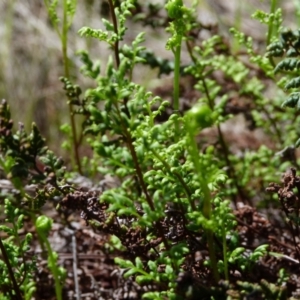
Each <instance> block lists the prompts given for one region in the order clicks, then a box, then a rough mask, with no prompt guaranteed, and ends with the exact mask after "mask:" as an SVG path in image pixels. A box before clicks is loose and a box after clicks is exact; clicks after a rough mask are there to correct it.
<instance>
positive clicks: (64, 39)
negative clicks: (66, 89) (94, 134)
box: [61, 0, 82, 174]
mask: <svg viewBox="0 0 300 300" xmlns="http://www.w3.org/2000/svg"><path fill="white" fill-rule="evenodd" d="M67 11H68V1H67V0H64V1H63V30H62V36H61V43H62V53H63V61H64V73H65V77H66V78H70V72H69V59H68V45H67V42H68V29H69V25H68V15H67ZM69 115H70V123H71V130H72V142H73V152H74V155H75V161H76V166H77V169H78V172H79V174H82V170H81V161H80V157H79V152H78V146H79V145H78V143H77V131H76V124H75V116H74V111H73V105H72V104H71V102H69ZM72 158H73V155H72ZM73 164H74V163H73Z"/></svg>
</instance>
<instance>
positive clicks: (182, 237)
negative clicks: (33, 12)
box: [0, 0, 300, 299]
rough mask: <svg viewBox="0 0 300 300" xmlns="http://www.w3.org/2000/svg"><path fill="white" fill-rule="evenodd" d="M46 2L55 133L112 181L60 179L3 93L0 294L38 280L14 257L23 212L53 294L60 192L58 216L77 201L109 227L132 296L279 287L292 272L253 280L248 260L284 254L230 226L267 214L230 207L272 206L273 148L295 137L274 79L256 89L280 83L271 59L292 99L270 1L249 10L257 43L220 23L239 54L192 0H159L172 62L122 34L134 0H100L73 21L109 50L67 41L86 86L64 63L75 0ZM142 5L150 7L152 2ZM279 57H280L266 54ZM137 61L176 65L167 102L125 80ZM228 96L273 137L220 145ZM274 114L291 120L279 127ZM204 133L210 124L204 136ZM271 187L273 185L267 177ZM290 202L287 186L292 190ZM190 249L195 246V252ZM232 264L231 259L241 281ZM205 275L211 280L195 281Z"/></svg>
mask: <svg viewBox="0 0 300 300" xmlns="http://www.w3.org/2000/svg"><path fill="white" fill-rule="evenodd" d="M44 2H45V4H46V7H47V10H48V14H49V18H50V20H51V22H52V24H53V26H54V28H55V30H56V31H57V33H58V35H59V38H60V40H61V44H62V50H63V60H64V67H65V70H64V76H63V77H61V78H60V80H61V82H62V84H63V89H64V90H65V93H66V97H67V99H68V105H69V108H70V124H63V125H62V127H61V129H62V131H63V132H64V133H65V134H66V135H67V137H68V139H67V141H66V143H65V144H64V145H62V146H63V147H64V148H65V149H66V150H68V151H70V152H71V160H72V171H76V170H77V171H78V172H79V173H82V172H85V173H86V174H88V175H90V176H91V177H93V175H94V177H95V178H96V179H97V180H98V179H99V177H100V178H102V177H105V176H111V177H112V178H113V179H114V180H115V182H116V184H115V186H114V187H110V188H107V187H105V186H104V187H103V188H102V189H101V190H100V189H90V190H89V189H88V190H84V189H82V190H81V189H78V188H77V187H74V186H73V184H69V183H67V178H70V177H71V174H72V173H71V172H69V171H67V170H66V167H65V166H64V162H63V160H62V159H61V158H59V157H57V156H56V155H55V154H54V153H53V152H52V151H50V150H48V148H47V147H46V146H45V141H44V139H43V138H42V137H41V135H40V133H39V131H38V129H37V127H36V126H35V125H33V126H32V130H31V132H30V134H27V133H26V132H25V130H24V128H23V126H22V125H20V128H19V130H18V131H16V132H14V130H13V121H12V120H11V115H10V109H9V106H8V104H7V102H6V101H3V102H2V104H1V106H0V133H1V135H0V150H1V154H0V164H1V167H2V169H3V173H4V176H5V177H6V178H7V179H10V180H11V181H12V183H13V184H14V187H15V188H16V189H17V190H18V191H19V192H18V193H15V194H14V193H8V195H5V200H4V205H5V207H4V215H5V217H6V219H5V225H1V226H0V231H2V232H3V233H5V235H6V237H5V239H3V247H2V248H1V250H2V252H3V253H2V254H3V257H4V256H5V255H4V252H5V253H7V256H8V259H4V258H3V260H2V258H1V260H0V269H1V270H2V271H3V274H5V276H4V277H3V278H0V288H3V290H4V292H3V294H0V297H2V296H3V299H4V298H5V297H7V298H9V297H10V298H11V299H13V297H14V296H15V295H17V296H18V295H21V294H22V295H24V298H25V299H30V298H31V297H33V294H34V292H35V278H34V276H35V268H36V262H35V260H34V259H32V261H25V260H24V257H25V253H26V252H27V251H28V249H29V247H30V244H31V242H32V235H31V234H27V235H26V236H25V238H21V237H20V236H19V230H20V229H22V228H23V227H24V226H23V221H24V218H25V217H26V218H27V219H26V220H27V221H28V222H31V223H32V222H33V223H34V224H35V231H36V234H37V236H38V237H39V242H40V243H41V246H42V248H43V249H45V250H46V251H47V254H48V265H47V266H48V269H49V270H50V272H51V274H52V275H53V278H54V282H55V283H54V284H55V292H56V298H57V299H62V298H63V295H62V287H63V284H64V281H65V279H66V270H64V269H63V268H62V267H60V266H59V265H58V258H59V257H58V253H56V252H54V251H53V249H52V246H51V244H50V242H49V239H48V236H49V234H50V232H51V228H52V219H50V218H49V217H47V216H45V215H43V214H41V209H42V207H43V206H44V204H45V203H46V202H48V204H51V205H54V204H55V205H56V204H58V205H57V207H56V208H57V210H58V212H59V213H61V215H62V216H61V217H62V218H65V219H63V221H64V222H65V223H66V224H68V218H67V217H68V215H69V214H70V213H72V212H74V211H80V212H81V217H82V218H83V219H84V220H85V221H86V223H87V224H89V225H90V226H91V227H92V228H93V229H94V230H95V231H97V232H102V233H105V234H109V235H110V236H111V238H110V242H109V243H107V244H106V246H105V248H106V250H108V251H110V252H113V255H114V261H115V263H116V264H117V265H118V266H119V267H120V268H121V269H123V270H124V273H123V274H124V279H125V280H135V282H136V284H137V285H138V286H139V292H140V295H139V296H140V297H141V298H142V299H189V298H193V297H195V295H198V292H199V291H201V292H203V294H204V295H205V296H207V298H215V299H218V296H220V295H222V297H225V295H231V294H230V293H233V294H235V295H237V297H240V298H242V297H244V296H245V295H249V294H251V293H258V294H259V295H263V296H264V297H266V299H284V297H285V296H286V291H285V288H284V286H285V284H286V282H287V281H288V280H289V275H288V274H287V273H286V272H285V270H283V269H282V270H281V271H280V272H279V273H278V275H276V276H277V277H276V276H275V277H276V280H274V282H275V281H276V283H274V282H266V280H264V279H262V280H260V279H259V282H253V281H254V280H253V278H252V281H251V280H250V279H249V278H251V276H250V275H249V273H251V272H252V270H255V268H259V267H260V262H261V261H262V260H263V259H264V258H265V257H266V256H267V255H271V256H273V257H275V258H278V257H281V258H284V257H285V256H284V255H283V256H280V254H276V253H275V252H273V251H268V250H267V249H268V248H269V245H268V244H260V246H257V245H256V246H253V244H251V243H250V240H251V239H252V240H255V238H254V237H253V236H251V238H249V237H248V240H247V238H246V237H244V236H242V235H241V236H239V235H240V231H241V229H240V228H239V226H241V225H243V226H244V227H243V230H244V231H247V230H248V229H249V228H250V229H249V230H252V231H253V232H256V231H258V230H260V227H259V226H262V227H263V226H264V225H261V223H259V221H260V219H259V218H258V217H257V215H255V213H254V212H253V211H252V215H251V216H252V217H251V218H252V219H251V218H250V219H251V221H252V223H255V222H257V223H255V224H254V225H255V226H254V225H253V224H252V223H251V222H250V224H248V223H247V221H248V219H247V216H246V217H241V219H239V217H236V215H238V214H239V213H241V211H242V210H243V209H239V207H240V206H239V205H240V204H241V203H240V202H244V204H245V203H248V204H251V203H257V202H260V204H259V205H261V206H262V207H263V206H266V208H268V207H267V206H268V205H269V202H271V203H272V205H273V204H274V203H276V205H278V201H277V202H275V201H274V197H268V196H267V195H265V194H264V188H265V186H266V184H267V183H268V182H270V181H276V180H277V178H278V176H279V174H280V172H281V171H283V170H284V169H286V168H287V167H289V166H290V164H297V158H296V157H295V154H294V152H293V155H294V156H293V157H292V158H289V159H286V160H284V159H285V157H284V156H285V155H286V153H287V152H288V151H287V150H289V149H290V150H294V148H292V147H291V144H292V143H293V141H294V138H295V136H297V134H298V133H297V132H296V130H294V127H295V126H296V125H297V124H298V122H299V120H297V119H296V118H294V117H293V114H292V113H291V112H286V111H283V110H282V107H281V102H282V93H280V92H279V89H277V87H274V86H272V87H274V88H276V89H277V90H276V96H275V97H272V96H268V93H267V92H266V89H267V86H268V85H269V84H271V83H272V84H274V85H275V84H276V83H277V82H276V81H277V76H278V74H279V73H280V72H281V73H284V74H285V77H284V78H283V79H282V80H280V82H279V83H278V87H279V88H283V89H284V90H291V94H290V95H289V97H288V98H287V99H286V100H285V101H284V102H283V104H282V106H287V107H296V108H298V107H300V104H299V103H300V101H298V100H299V95H300V92H298V88H299V86H300V79H299V77H298V76H297V73H298V71H297V70H298V69H299V66H300V63H299V59H298V56H299V55H298V54H299V53H298V50H297V49H298V48H299V36H300V34H299V30H295V31H292V30H282V31H281V36H280V38H279V39H278V40H276V39H275V33H276V32H277V31H278V30H281V23H282V14H281V10H280V9H278V10H275V5H274V2H272V9H271V13H265V12H262V11H258V12H257V13H256V14H255V15H254V17H255V18H256V19H258V20H259V21H260V22H261V23H263V24H265V25H267V27H268V28H267V32H268V34H267V45H268V48H267V53H266V54H265V55H262V54H260V53H258V51H256V50H255V45H254V42H253V39H252V38H251V37H247V36H246V35H245V34H243V33H241V32H239V31H238V30H236V29H231V33H232V36H233V38H234V39H236V40H237V41H238V43H239V47H240V48H241V50H242V49H245V51H244V52H243V53H244V54H245V57H246V58H245V57H242V58H241V56H240V54H239V53H236V52H235V51H233V50H232V47H231V45H230V43H229V42H228V41H226V40H225V39H224V38H223V37H222V36H220V35H217V34H215V33H213V34H211V36H210V37H209V38H207V39H206V40H203V41H202V40H200V41H198V39H197V36H198V33H199V32H198V31H199V30H201V28H202V27H203V26H202V25H203V24H201V23H199V22H198V21H197V18H196V15H197V14H196V12H197V11H196V6H197V5H196V2H197V1H194V3H193V5H192V7H191V8H187V7H186V6H185V5H184V3H183V1H182V0H169V1H167V3H166V5H165V10H166V12H165V14H166V13H167V14H166V15H167V17H165V20H164V23H163V22H162V23H160V22H151V23H150V24H151V26H153V27H155V26H163V25H160V24H167V23H168V24H169V27H168V28H167V30H166V31H167V32H168V33H170V34H171V37H170V38H169V39H168V41H167V43H166V48H167V49H168V50H171V51H172V52H173V54H174V61H170V60H167V59H161V58H159V57H156V56H155V55H154V54H153V51H152V50H151V49H147V48H146V47H145V46H143V43H144V42H145V40H146V33H144V32H139V33H137V34H136V36H135V37H134V38H132V39H131V42H128V44H125V42H123V40H124V39H125V34H126V32H127V30H128V28H127V27H126V21H127V20H128V19H132V18H133V19H134V20H136V21H140V22H142V18H141V15H140V16H139V15H135V16H133V15H134V14H135V10H137V11H138V3H137V1H133V0H124V1H109V5H110V17H111V20H108V19H104V18H103V19H102V22H103V25H104V28H105V29H94V28H91V27H88V26H85V27H83V28H81V29H80V30H79V35H80V36H82V37H85V38H95V39H97V40H98V41H99V42H104V43H106V44H107V45H108V46H109V47H110V49H111V50H112V54H111V55H109V56H108V58H107V59H106V61H105V63H104V61H103V60H104V58H101V60H98V61H95V62H94V60H93V58H92V56H91V55H90V54H89V53H88V52H87V51H85V50H82V51H79V52H78V55H79V57H80V60H81V61H82V63H83V66H82V67H81V72H82V74H83V75H84V76H86V77H88V78H89V80H92V84H91V85H90V88H89V89H87V90H85V91H83V89H81V87H80V86H79V85H78V84H75V83H74V81H75V80H76V79H74V78H73V77H72V76H70V72H69V59H68V55H67V41H68V34H67V32H68V30H69V29H70V28H71V25H72V21H73V17H74V16H75V12H76V1H63V5H62V7H60V6H59V3H58V1H44ZM152 9H153V11H154V12H156V13H157V12H158V11H159V10H160V9H162V7H157V6H155V7H152ZM60 12H62V17H60V16H59V13H60ZM140 14H142V15H143V13H140ZM143 22H146V21H145V20H144V21H143ZM149 22H150V21H149ZM60 26H61V27H60ZM199 28H200V29H199ZM197 30H198V31H197ZM195 31H196V32H198V33H197V34H195ZM183 43H185V44H186V48H187V49H188V55H189V57H188V59H189V60H190V61H189V63H188V64H187V65H185V66H183V65H182V63H181V52H182V49H181V47H182V44H183ZM241 52H242V51H241ZM279 57H283V60H282V61H280V62H279V63H278V64H277V66H276V67H275V63H274V61H275V59H278V58H279ZM141 64H143V65H144V67H148V68H151V69H153V68H158V71H157V73H158V74H157V76H158V77H159V76H160V75H162V74H171V73H172V72H173V76H174V83H173V89H172V91H169V92H170V94H172V103H173V107H171V108H170V106H171V103H170V102H169V101H166V100H164V99H162V98H161V97H159V96H156V95H155V92H150V91H148V90H147V89H146V87H145V86H143V85H142V84H137V83H136V82H135V76H134V74H135V71H136V68H138V67H139V65H141ZM103 65H105V66H106V69H105V70H104V68H102V66H103ZM274 67H275V69H274ZM137 70H138V69H137ZM187 76H189V78H192V79H191V81H192V84H193V85H194V91H195V92H196V93H197V100H196V101H195V103H193V104H191V105H190V107H189V109H185V110H181V108H180V105H179V99H180V97H181V96H182V95H181V91H180V80H181V79H183V78H186V77H187ZM277 92H278V93H277ZM236 99H247V100H249V99H250V104H249V106H247V107H246V108H243V109H242V110H241V112H242V114H243V116H244V117H245V119H246V121H249V123H250V125H249V124H248V125H247V126H248V129H249V131H251V130H255V129H258V128H259V129H260V130H261V132H263V133H265V135H264V137H265V136H270V140H271V141H270V144H271V146H270V147H269V146H267V145H264V144H263V145H260V147H257V149H254V148H253V150H251V149H250V147H248V148H247V147H246V150H243V151H240V153H238V152H237V151H234V150H232V149H231V145H230V142H229V141H230V133H228V132H226V131H225V130H224V127H225V126H226V124H227V123H226V122H227V121H230V120H231V119H233V118H234V114H235V111H234V107H233V108H232V104H231V102H233V101H234V100H236ZM170 111H171V112H170ZM75 115H76V116H79V118H78V120H82V124H80V125H81V132H80V133H77V131H76V126H75V121H74V120H75V119H74V118H75ZM78 123H79V122H78ZM282 126H285V128H288V129H289V130H287V133H285V132H284V130H282V128H281V127H282ZM213 132H216V137H215V138H213V139H212V140H209V138H211V136H212V135H213V134H212V133H213ZM241 135H242V133H241ZM245 139H246V138H245ZM83 141H86V142H87V143H88V145H89V147H90V148H91V149H92V154H91V156H90V157H88V158H86V159H85V163H84V164H82V161H83V159H82V158H81V157H80V156H79V151H78V148H79V146H80V145H81V144H82V142H83ZM299 143H300V142H299ZM266 144H267V143H266ZM282 149H283V150H282ZM286 149H287V150H286ZM276 151H277V154H276ZM74 161H75V163H74ZM82 165H84V167H85V169H82V168H81V166H82ZM294 177H295V174H294ZM92 179H94V178H92ZM294 182H296V181H294ZM30 184H38V185H36V186H35V191H34V192H33V193H28V192H27V190H26V188H25V187H26V186H27V185H30ZM295 187H296V186H295ZM271 189H272V191H275V192H277V193H278V194H280V193H281V192H282V189H280V187H278V186H275V187H274V186H273V187H272V188H271ZM283 190H285V191H286V189H283ZM289 192H292V191H289ZM293 196H295V195H294V194H293ZM2 198H3V197H1V199H2ZM287 198H288V197H287V196H286V195H282V197H281V198H280V200H279V201H280V204H281V205H282V209H283V211H284V212H285V214H286V216H287V219H288V224H289V226H290V227H289V229H290V230H291V232H292V235H293V237H294V240H296V237H295V236H296V234H295V232H296V231H297V230H298V231H299V218H298V214H297V212H296V213H291V211H290V210H289V208H290V207H288V205H289V204H290V203H289V202H288V201H287ZM297 201H298V200H297V199H296V198H295V201H294V203H296V202H297ZM244 204H243V205H244ZM245 206H246V205H245ZM246 208H247V207H246ZM292 208H293V209H294V207H292ZM245 210H246V209H245ZM257 224H259V225H257ZM245 228H246V229H247V230H246V229H245ZM265 228H267V227H263V229H265ZM293 229H296V230H293ZM239 230H240V231H239ZM267 230H269V229H266V231H267ZM253 235H254V234H253ZM268 237H269V236H268ZM266 240H267V239H266ZM0 241H1V243H2V239H1V240H0ZM248 241H249V244H247V242H248ZM0 245H1V244H0ZM295 247H297V246H296V245H295ZM3 249H4V250H3ZM115 252H116V253H117V254H115ZM199 253H200V254H201V258H200V259H199V260H197V261H196V256H197V255H199ZM293 260H294V259H290V261H293ZM20 261H21V263H20ZM294 262H295V260H294ZM11 270H13V271H14V277H12V276H11V274H10V273H11V272H10V271H11ZM235 272H240V274H241V275H240V277H241V280H240V281H238V280H237V278H236V277H235ZM181 274H184V275H186V274H189V276H191V277H192V279H191V281H192V283H191V284H189V283H186V282H185V281H184V280H181V279H180V277H181ZM183 277H184V276H183ZM202 279H203V280H202ZM248 280H249V282H248ZM182 281H183V282H182ZM199 281H201V283H199ZM202 281H203V282H204V284H203V283H202ZM250 281H251V282H250ZM207 282H208V283H209V287H206V286H204V285H206V283H207ZM145 287H146V288H145ZM11 291H12V292H11ZM233 299H234V298H233Z"/></svg>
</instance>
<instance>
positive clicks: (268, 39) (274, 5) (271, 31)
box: [267, 0, 277, 45]
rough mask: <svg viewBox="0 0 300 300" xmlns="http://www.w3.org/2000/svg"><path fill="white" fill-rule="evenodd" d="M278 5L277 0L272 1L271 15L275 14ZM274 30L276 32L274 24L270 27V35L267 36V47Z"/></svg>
mask: <svg viewBox="0 0 300 300" xmlns="http://www.w3.org/2000/svg"><path fill="white" fill-rule="evenodd" d="M276 4H277V1H276V0H272V1H271V11H270V13H271V14H274V13H275V9H276ZM273 30H274V25H273V24H271V25H269V26H268V34H267V45H269V44H270V42H271V38H272V34H273Z"/></svg>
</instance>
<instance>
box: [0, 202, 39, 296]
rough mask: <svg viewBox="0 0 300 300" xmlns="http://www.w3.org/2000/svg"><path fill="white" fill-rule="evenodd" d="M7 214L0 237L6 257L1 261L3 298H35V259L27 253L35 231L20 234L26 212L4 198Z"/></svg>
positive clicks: (0, 230) (2, 250)
mask: <svg viewBox="0 0 300 300" xmlns="http://www.w3.org/2000/svg"><path fill="white" fill-rule="evenodd" d="M4 213H5V215H6V220H5V224H7V225H0V233H1V235H2V234H4V236H5V238H3V237H1V240H0V250H1V254H2V257H3V260H1V261H0V270H1V274H2V275H1V278H0V290H1V293H0V297H2V298H3V299H5V297H7V299H20V296H21V295H24V299H32V296H33V294H34V293H35V291H36V283H35V278H34V273H35V271H36V268H37V265H36V258H35V257H32V256H31V258H29V257H30V256H28V255H26V254H27V253H28V252H29V250H30V245H31V242H32V238H33V237H32V234H31V233H27V234H26V235H25V236H23V237H22V236H21V235H20V234H19V230H21V229H22V228H23V222H24V214H23V212H22V211H21V210H20V209H18V208H16V207H15V206H13V205H12V203H11V202H10V201H9V200H8V199H5V204H4Z"/></svg>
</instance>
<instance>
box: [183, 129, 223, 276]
mask: <svg viewBox="0 0 300 300" xmlns="http://www.w3.org/2000/svg"><path fill="white" fill-rule="evenodd" d="M186 125H187V126H186V127H187V133H188V137H189V139H188V142H189V147H188V150H189V152H190V155H191V157H192V160H193V163H194V166H195V169H196V173H197V175H198V180H199V183H200V186H201V191H202V193H203V208H202V213H203V216H204V217H205V218H206V219H207V220H208V221H209V220H210V219H211V212H212V207H211V194H210V190H209V187H208V183H207V182H206V180H205V178H204V177H203V175H202V173H203V172H204V170H203V168H202V161H201V157H200V156H199V152H198V147H197V144H196V141H195V138H194V130H193V128H191V126H190V124H186ZM205 232H206V235H207V244H208V252H209V258H210V262H211V268H212V272H213V276H214V279H215V281H216V282H218V281H219V278H220V277H219V273H218V268H217V259H216V252H215V243H214V234H213V231H212V229H210V228H207V229H205Z"/></svg>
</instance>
